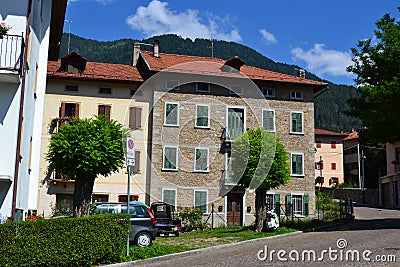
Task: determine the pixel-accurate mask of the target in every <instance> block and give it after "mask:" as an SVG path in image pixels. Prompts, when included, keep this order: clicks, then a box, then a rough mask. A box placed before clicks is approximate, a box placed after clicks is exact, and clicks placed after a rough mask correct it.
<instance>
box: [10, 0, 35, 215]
mask: <svg viewBox="0 0 400 267" xmlns="http://www.w3.org/2000/svg"><path fill="white" fill-rule="evenodd" d="M31 9H32V0H29V3H28V12H27V23H26V34H25V48H26V47H27V46H28V45H29V44H28V41H29V35H30V26H31ZM27 61H28V52H27V51H26V50H25V51H24V65H23V68H24V70H23V72H22V81H21V97H20V103H19V118H18V133H17V136H18V137H17V148H16V151H15V155H16V157H15V170H14V182H13V197H12V206H11V220H12V221H14V220H15V219H16V218H15V213H16V207H17V193H18V176H19V163H20V162H21V159H22V157H21V154H20V151H21V142H22V140H21V139H22V123H23V120H24V117H23V112H24V98H25V79H26V72H27V70H28V62H27Z"/></svg>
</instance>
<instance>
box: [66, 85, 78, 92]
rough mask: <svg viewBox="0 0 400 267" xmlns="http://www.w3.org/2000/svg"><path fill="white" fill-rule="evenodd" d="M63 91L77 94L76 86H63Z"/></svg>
mask: <svg viewBox="0 0 400 267" xmlns="http://www.w3.org/2000/svg"><path fill="white" fill-rule="evenodd" d="M65 91H67V92H78V86H77V85H66V86H65Z"/></svg>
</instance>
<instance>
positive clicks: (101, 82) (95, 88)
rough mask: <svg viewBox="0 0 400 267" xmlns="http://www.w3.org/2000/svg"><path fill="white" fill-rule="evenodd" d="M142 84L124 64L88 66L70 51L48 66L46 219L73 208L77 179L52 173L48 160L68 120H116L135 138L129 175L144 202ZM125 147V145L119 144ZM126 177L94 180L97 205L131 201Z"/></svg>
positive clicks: (42, 185) (42, 188)
mask: <svg viewBox="0 0 400 267" xmlns="http://www.w3.org/2000/svg"><path fill="white" fill-rule="evenodd" d="M142 82H143V79H142V78H141V76H140V74H139V73H138V71H137V69H136V68H135V67H132V66H129V65H122V64H106V63H95V62H87V60H86V59H85V58H83V57H82V56H80V55H79V54H77V53H76V52H72V53H70V54H69V55H66V56H64V57H63V58H61V60H59V61H51V62H49V63H48V83H47V89H46V101H45V106H44V119H43V125H42V129H43V130H42V156H41V159H42V160H41V163H40V173H41V176H40V181H39V196H40V197H39V201H40V208H39V213H40V214H41V215H43V216H44V217H49V216H51V215H53V214H57V213H58V214H59V213H68V212H69V211H71V208H72V201H73V193H74V180H68V179H65V178H63V177H61V176H60V175H58V174H57V173H56V172H54V171H53V172H50V171H49V170H48V165H49V163H48V162H47V161H46V160H45V157H46V153H47V151H48V145H49V143H50V139H51V136H52V133H54V132H55V131H57V129H58V127H60V125H61V121H62V120H65V119H68V118H69V117H77V118H82V119H84V118H94V116H99V115H104V116H107V117H108V118H109V119H113V120H117V121H118V122H120V123H122V124H123V125H124V126H125V128H126V129H128V130H129V131H130V136H132V137H133V138H134V139H135V147H136V150H135V153H136V164H135V169H134V173H133V175H132V176H131V194H132V196H131V199H132V200H142V201H144V200H145V187H146V184H145V182H146V164H147V160H146V154H147V146H148V143H147V140H148V134H149V133H148V129H149V127H148V125H147V124H145V120H144V119H142V114H147V113H148V107H149V99H151V96H150V95H146V92H144V94H143V95H142V96H138V94H137V95H136V99H133V98H132V97H133V95H134V94H135V93H136V91H137V89H138V88H139V86H140V85H141V84H142ZM121 144H122V142H121ZM127 177H128V176H127V172H126V169H125V168H124V169H121V170H120V171H119V172H117V173H114V174H112V175H110V176H109V177H107V178H105V177H98V178H96V180H95V184H94V188H93V195H92V200H93V202H97V201H99V202H107V201H112V202H117V201H126V200H127Z"/></svg>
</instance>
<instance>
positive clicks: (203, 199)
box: [194, 190, 208, 213]
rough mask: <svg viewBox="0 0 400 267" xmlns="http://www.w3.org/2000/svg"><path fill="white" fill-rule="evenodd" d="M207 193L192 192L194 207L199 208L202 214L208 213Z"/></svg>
mask: <svg viewBox="0 0 400 267" xmlns="http://www.w3.org/2000/svg"><path fill="white" fill-rule="evenodd" d="M207 202H208V200H207V191H200V190H199V191H197V190H195V191H194V206H195V208H199V209H200V210H201V211H202V212H203V213H207V212H208V207H207Z"/></svg>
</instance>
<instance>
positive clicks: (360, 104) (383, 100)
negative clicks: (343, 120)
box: [347, 14, 400, 143]
mask: <svg viewBox="0 0 400 267" xmlns="http://www.w3.org/2000/svg"><path fill="white" fill-rule="evenodd" d="M376 26H377V28H378V29H377V30H375V37H376V39H375V40H372V39H371V38H370V39H367V40H361V41H359V42H358V47H357V48H353V49H352V50H351V51H352V53H353V56H354V57H353V59H352V61H353V65H352V66H349V67H347V71H349V72H353V73H355V74H356V75H357V78H356V80H355V82H356V84H357V85H359V88H358V90H359V92H360V97H359V98H354V99H351V100H350V101H349V104H350V107H351V109H350V111H349V114H350V115H353V116H355V117H358V118H360V119H361V121H362V123H363V125H364V127H365V130H364V131H363V134H364V135H365V138H367V139H369V140H370V141H373V142H384V143H385V142H395V141H399V140H400V123H399V118H400V109H399V103H400V22H399V21H398V20H397V21H396V20H395V19H394V18H391V17H390V15H389V14H385V15H384V16H383V17H382V18H381V19H380V20H378V21H377V22H376Z"/></svg>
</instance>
